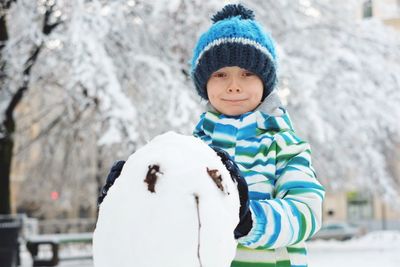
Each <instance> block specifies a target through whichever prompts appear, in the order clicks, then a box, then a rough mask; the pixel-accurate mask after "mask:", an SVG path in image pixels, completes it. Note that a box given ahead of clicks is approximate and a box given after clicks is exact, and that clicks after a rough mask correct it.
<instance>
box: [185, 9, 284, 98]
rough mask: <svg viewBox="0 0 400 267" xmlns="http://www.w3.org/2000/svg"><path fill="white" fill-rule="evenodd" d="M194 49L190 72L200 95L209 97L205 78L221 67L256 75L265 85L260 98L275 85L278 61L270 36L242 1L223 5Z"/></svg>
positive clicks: (267, 93) (264, 96) (265, 95)
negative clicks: (230, 67)
mask: <svg viewBox="0 0 400 267" xmlns="http://www.w3.org/2000/svg"><path fill="white" fill-rule="evenodd" d="M211 20H212V21H213V24H212V25H211V27H210V28H209V29H208V31H206V32H205V33H203V34H202V35H201V36H200V38H199V40H198V42H197V44H196V46H195V48H194V51H193V58H192V61H191V70H190V74H191V77H192V79H193V81H194V84H195V87H196V90H197V92H198V93H199V95H200V96H201V97H202V98H204V99H206V100H208V96H207V89H206V85H207V81H208V79H209V78H210V76H211V74H212V73H213V72H215V71H217V70H219V69H220V68H223V67H228V66H238V67H240V68H243V69H246V70H248V71H251V72H253V73H255V74H256V75H258V76H259V77H260V78H261V80H262V82H263V85H264V92H263V97H262V100H264V99H265V98H266V97H267V96H268V95H269V93H271V91H272V90H273V89H274V88H275V86H276V84H277V73H276V72H277V62H276V53H275V47H274V44H273V40H272V38H271V37H270V36H269V35H268V33H266V32H265V31H264V29H263V28H262V26H261V25H260V24H259V23H258V22H257V21H255V20H254V14H253V11H252V10H250V9H247V8H245V7H244V6H242V5H241V4H238V5H235V4H229V5H226V6H225V7H224V8H223V9H222V10H221V11H219V12H217V13H216V14H215V15H214V16H213V17H212V19H211Z"/></svg>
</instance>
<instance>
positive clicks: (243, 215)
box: [211, 146, 253, 239]
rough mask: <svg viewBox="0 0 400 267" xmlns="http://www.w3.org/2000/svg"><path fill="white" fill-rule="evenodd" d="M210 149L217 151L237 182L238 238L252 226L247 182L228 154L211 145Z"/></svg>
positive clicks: (236, 236)
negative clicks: (238, 203)
mask: <svg viewBox="0 0 400 267" xmlns="http://www.w3.org/2000/svg"><path fill="white" fill-rule="evenodd" d="M211 148H212V149H214V151H215V152H216V153H217V155H218V156H219V157H220V158H221V161H222V163H223V164H224V165H225V167H226V168H227V169H228V171H229V173H230V174H231V178H232V180H233V181H234V182H236V184H237V188H238V191H239V198H240V210H239V218H240V221H239V224H238V225H237V226H236V229H235V232H234V234H235V238H236V239H238V238H240V237H242V236H245V235H247V234H248V233H249V232H250V230H251V227H252V226H253V220H252V219H251V211H250V208H249V189H248V187H247V183H246V181H245V179H244V178H243V176H242V174H241V172H240V170H239V167H238V166H237V164H236V163H235V162H234V161H233V160H232V158H231V157H230V156H229V154H228V153H227V152H226V151H224V150H223V149H221V148H218V147H215V146H211Z"/></svg>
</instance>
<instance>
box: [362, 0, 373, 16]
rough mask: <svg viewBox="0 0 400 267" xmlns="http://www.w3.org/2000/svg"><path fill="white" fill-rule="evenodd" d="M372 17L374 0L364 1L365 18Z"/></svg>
mask: <svg viewBox="0 0 400 267" xmlns="http://www.w3.org/2000/svg"><path fill="white" fill-rule="evenodd" d="M371 17H372V0H367V1H365V2H364V3H363V18H371Z"/></svg>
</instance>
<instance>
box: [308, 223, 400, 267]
mask: <svg viewBox="0 0 400 267" xmlns="http://www.w3.org/2000/svg"><path fill="white" fill-rule="evenodd" d="M308 248H309V267H333V266H335V267H337V266H340V267H358V266H360V267H372V266H374V267H376V266H385V267H397V266H400V232H399V231H381V232H372V233H369V234H367V235H365V236H363V237H360V238H358V239H353V240H349V241H345V242H340V241H334V240H330V241H321V240H317V241H312V242H309V243H308Z"/></svg>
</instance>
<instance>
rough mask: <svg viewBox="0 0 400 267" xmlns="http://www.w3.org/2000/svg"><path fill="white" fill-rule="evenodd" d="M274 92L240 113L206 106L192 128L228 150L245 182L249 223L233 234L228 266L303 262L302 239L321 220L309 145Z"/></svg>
mask: <svg viewBox="0 0 400 267" xmlns="http://www.w3.org/2000/svg"><path fill="white" fill-rule="evenodd" d="M276 97H277V96H276V95H275V93H274V94H272V95H271V96H268V97H267V98H266V99H265V101H264V103H263V104H262V105H261V106H260V107H259V108H258V109H257V110H255V111H253V112H248V113H245V114H242V115H240V116H234V117H232V116H225V115H223V114H220V113H218V112H216V111H215V110H211V111H208V112H205V113H203V114H202V115H201V118H200V122H199V123H198V125H197V126H196V128H195V130H194V133H193V134H194V136H196V137H198V138H201V139H202V140H203V141H204V142H206V143H207V144H209V145H211V144H212V145H214V146H217V147H220V148H222V149H224V150H225V151H227V152H228V153H229V154H230V156H231V157H232V158H233V159H234V161H235V162H236V163H237V164H238V166H239V168H240V170H241V172H242V174H243V176H244V178H245V180H246V182H247V184H248V187H249V199H250V209H251V212H252V219H253V227H252V229H251V231H250V232H249V234H248V235H247V236H244V237H242V238H240V239H238V247H237V253H236V257H235V259H234V261H233V262H232V264H231V267H240V266H245V267H252V266H254V267H256V266H257V267H261V266H263V267H264V266H285V267H286V266H287V267H290V266H291V267H294V266H296V267H299V266H307V257H306V255H307V251H306V247H305V240H307V239H308V238H309V237H311V236H312V235H313V234H315V233H316V232H317V231H318V229H319V228H320V225H321V209H322V201H323V198H324V193H325V191H324V188H323V187H322V186H321V184H320V183H319V182H318V181H317V179H316V175H315V172H314V169H313V167H312V165H311V151H310V146H309V144H308V143H306V142H304V141H303V140H301V139H300V138H299V137H298V136H297V135H296V134H295V132H294V130H293V127H292V123H291V121H290V118H289V115H288V113H287V111H286V110H285V109H284V108H282V107H280V102H277V101H276ZM273 98H275V101H274V100H273ZM271 103H275V106H274V104H272V106H271ZM277 103H279V105H278V104H277ZM273 114H274V115H273Z"/></svg>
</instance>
